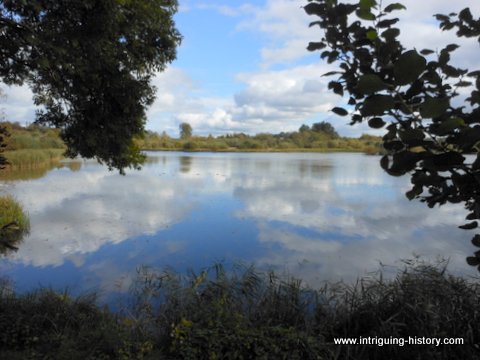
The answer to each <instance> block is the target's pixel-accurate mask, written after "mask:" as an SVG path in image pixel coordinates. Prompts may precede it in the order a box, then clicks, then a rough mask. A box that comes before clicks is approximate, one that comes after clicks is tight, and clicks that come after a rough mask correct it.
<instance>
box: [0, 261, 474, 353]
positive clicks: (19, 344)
mask: <svg viewBox="0 0 480 360" xmlns="http://www.w3.org/2000/svg"><path fill="white" fill-rule="evenodd" d="M479 295H480V287H479V283H478V282H477V281H474V280H466V279H462V278H459V277H456V276H453V275H450V274H449V273H448V271H447V270H446V266H445V265H444V264H436V265H431V264H425V263H421V262H417V263H408V264H407V266H406V267H405V268H404V269H402V270H399V271H398V273H397V275H396V277H395V278H394V279H391V280H385V279H384V278H383V276H382V273H381V272H379V273H378V274H377V275H376V276H372V277H368V278H362V279H359V280H358V282H357V283H356V284H354V285H348V284H344V283H337V284H325V286H323V287H322V288H320V289H315V290H314V289H311V288H309V287H307V286H305V285H304V284H303V283H302V281H301V280H298V279H294V278H291V277H279V276H277V275H276V274H274V273H271V272H269V273H262V272H259V271H257V270H255V268H253V267H236V268H234V269H233V270H231V271H228V272H227V271H226V270H225V268H224V267H223V266H220V265H215V266H213V267H211V268H209V269H206V270H204V271H202V272H200V273H198V274H194V273H190V274H188V275H181V274H178V273H175V272H173V271H169V270H166V271H154V270H151V269H147V268H142V269H139V273H138V277H137V280H136V282H135V283H134V284H133V286H132V290H131V298H130V303H129V306H128V307H126V308H125V309H124V310H123V311H122V312H120V313H115V314H114V313H111V312H109V311H108V310H107V309H106V308H100V307H98V306H97V305H96V302H95V297H94V296H86V297H80V298H72V297H70V296H69V295H68V293H60V294H59V293H54V292H52V291H48V290H42V291H37V292H33V293H29V294H25V295H16V294H14V293H13V292H12V291H11V288H10V287H8V286H7V285H4V287H3V290H2V291H0V357H2V358H8V359H27V358H35V359H36V358H38V359H40V358H41V359H43V358H52V359H159V358H160V359H430V358H431V359H476V358H478V356H479V349H478V344H479V343H480V334H479V331H480V330H479V327H478V323H479V321H480V312H479V311H478V310H479V301H480V296H479ZM360 336H362V337H367V336H371V337H375V336H377V337H384V338H390V337H392V336H393V337H408V336H412V337H413V336H417V337H440V338H445V337H452V338H457V337H460V338H463V339H464V341H465V344H464V345H440V346H438V347H437V346H430V345H416V346H415V345H410V346H409V345H405V346H403V347H401V346H395V345H385V346H376V345H364V346H352V345H335V344H334V338H336V337H352V338H353V337H360Z"/></svg>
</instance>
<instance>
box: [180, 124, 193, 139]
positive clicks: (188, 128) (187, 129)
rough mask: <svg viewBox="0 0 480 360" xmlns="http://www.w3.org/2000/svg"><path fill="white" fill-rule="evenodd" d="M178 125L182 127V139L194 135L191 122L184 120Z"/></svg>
mask: <svg viewBox="0 0 480 360" xmlns="http://www.w3.org/2000/svg"><path fill="white" fill-rule="evenodd" d="M178 127H179V129H180V138H181V139H189V138H191V137H192V134H193V129H192V125H190V124H189V123H186V122H183V123H181V124H180V125H179V126H178Z"/></svg>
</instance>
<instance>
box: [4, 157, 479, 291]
mask: <svg viewBox="0 0 480 360" xmlns="http://www.w3.org/2000/svg"><path fill="white" fill-rule="evenodd" d="M378 161H379V158H378V157H373V156H366V155H362V154H308V153H305V154H291V153H289V154H259V153H255V154H241V153H233V154H223V153H216V154H212V153H194V154H185V153H162V152H157V153H155V152H152V153H149V161H148V163H147V164H146V165H145V166H144V168H143V170H142V171H130V172H128V174H127V175H126V176H120V175H118V174H117V173H115V172H109V171H108V170H107V169H105V168H104V167H102V166H100V165H98V164H96V163H95V162H90V161H89V162H84V163H82V164H81V166H79V165H78V164H77V165H75V166H72V165H70V167H63V168H57V169H54V170H51V171H49V172H47V173H46V174H45V175H44V176H43V177H40V178H36V179H33V180H14V181H3V182H1V188H0V190H1V191H2V192H9V193H12V194H14V196H15V197H16V198H17V199H18V200H20V201H21V202H22V203H23V204H24V206H25V207H26V209H28V212H29V215H30V221H31V228H32V230H31V234H30V235H29V236H28V237H27V238H26V239H25V240H24V241H23V242H22V243H21V244H20V245H19V250H18V252H16V253H13V254H11V255H10V256H9V257H8V258H5V257H3V258H1V259H0V262H1V265H0V271H1V274H2V275H3V276H7V277H9V278H10V279H12V280H13V281H14V282H15V284H16V288H17V290H18V291H25V290H28V289H32V288H37V287H39V286H49V287H52V288H54V289H64V288H66V287H68V288H69V289H70V290H71V291H72V292H74V293H82V292H85V291H90V290H96V291H100V292H101V293H103V294H105V296H112V294H117V295H118V293H122V292H125V291H127V290H128V288H129V286H130V284H131V282H132V279H133V278H134V276H135V269H136V268H138V267H139V266H140V265H148V266H153V267H159V268H164V267H166V266H169V267H172V268H174V269H176V270H178V271H185V270H186V269H187V268H193V269H196V270H199V269H201V268H203V267H206V266H209V265H212V264H213V263H215V262H218V261H223V262H226V263H227V264H228V263H233V262H237V261H241V262H245V263H254V264H256V266H257V267H259V268H269V269H271V268H273V269H276V270H280V271H288V272H289V273H290V274H293V275H295V276H299V277H301V278H303V279H304V280H306V281H307V283H309V284H310V285H312V286H316V285H319V283H320V282H322V281H324V280H333V281H337V280H340V279H343V280H346V281H352V280H354V279H355V278H357V277H358V276H361V275H365V274H366V273H367V272H370V271H373V270H376V269H378V268H379V264H380V263H382V264H386V265H399V264H400V262H399V260H400V259H406V258H412V257H413V256H414V255H422V256H426V257H429V258H435V257H436V256H440V257H448V258H450V269H451V270H452V271H453V272H455V273H461V274H471V275H475V274H476V272H475V271H474V269H472V268H470V267H469V266H468V265H466V264H465V257H466V256H467V255H470V254H471V253H472V251H473V250H474V249H473V246H472V245H470V241H469V240H470V238H471V236H472V234H471V233H469V232H467V231H464V230H460V229H457V225H460V224H462V223H463V219H464V216H465V212H464V211H463V209H462V207H453V206H448V207H447V206H444V207H441V208H436V209H434V210H431V209H428V208H427V207H426V205H424V204H421V203H419V202H417V201H413V202H409V201H408V200H407V199H406V198H405V196H404V195H403V194H404V193H405V191H406V190H407V189H408V188H409V179H408V178H407V177H402V178H394V177H391V176H389V175H387V174H385V173H384V172H383V171H382V170H381V168H380V166H379V164H378ZM388 269H389V267H387V270H388Z"/></svg>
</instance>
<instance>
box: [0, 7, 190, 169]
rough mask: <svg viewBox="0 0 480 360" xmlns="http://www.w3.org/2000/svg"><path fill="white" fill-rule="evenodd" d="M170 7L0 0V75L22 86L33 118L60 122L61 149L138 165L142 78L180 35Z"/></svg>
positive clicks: (147, 97)
mask: <svg viewBox="0 0 480 360" xmlns="http://www.w3.org/2000/svg"><path fill="white" fill-rule="evenodd" d="M176 10H177V1H176V0H142V1H131V0H29V1H23V0H8V1H7V0H5V1H2V2H1V3H0V80H2V81H3V82H4V83H6V84H9V85H12V84H15V85H22V84H28V85H29V86H30V88H31V89H32V91H33V93H34V102H35V104H36V105H38V106H39V107H40V110H38V111H37V117H36V121H37V122H38V123H41V124H44V125H53V126H55V127H58V128H60V129H61V136H62V139H63V140H64V141H65V143H66V145H67V147H68V150H67V155H69V156H71V157H74V156H76V155H81V156H83V157H86V158H92V157H96V158H97V159H98V160H99V161H100V162H104V163H106V164H107V165H108V166H109V168H117V169H119V170H120V171H121V172H123V169H124V168H126V167H138V166H139V165H140V164H141V162H142V161H143V157H142V155H141V154H140V151H139V149H137V148H135V146H134V143H133V139H134V137H136V136H138V135H141V134H142V133H143V131H144V124H145V111H146V108H147V107H148V106H149V105H150V104H151V103H152V102H153V100H154V92H155V89H154V87H153V86H152V85H151V81H150V80H151V78H152V76H153V75H154V74H155V73H156V72H157V71H162V70H164V69H165V66H166V65H167V64H168V63H169V62H171V61H172V60H174V59H175V56H176V47H177V45H178V44H179V42H180V39H181V37H180V35H179V33H178V31H177V30H176V28H175V24H174V21H173V15H174V14H175V12H176Z"/></svg>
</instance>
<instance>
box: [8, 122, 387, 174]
mask: <svg viewBox="0 0 480 360" xmlns="http://www.w3.org/2000/svg"><path fill="white" fill-rule="evenodd" d="M2 125H3V126H5V127H6V129H7V131H8V133H9V136H8V138H7V141H6V148H5V149H4V156H5V157H6V158H7V160H8V161H9V162H10V164H11V165H12V166H16V167H31V166H36V165H39V164H43V163H45V162H49V161H52V160H59V159H60V158H61V157H62V154H63V152H64V150H65V144H64V143H63V141H62V139H61V138H60V130H58V129H53V128H49V127H43V126H38V125H35V124H32V125H29V126H26V127H24V126H21V125H20V124H18V123H10V122H4V123H2ZM180 130H181V131H180V133H181V136H180V138H173V137H171V136H169V135H168V134H166V133H165V132H163V133H162V134H158V133H156V132H152V131H146V132H145V134H144V136H143V137H142V138H139V139H136V145H137V146H138V147H140V148H141V149H143V150H176V151H266V152H267V151H292V152H294V151H319V152H334V151H345V152H347V151H349V152H350V151H351V152H364V153H368V154H378V153H380V152H382V146H381V140H382V139H381V138H380V137H378V136H372V135H365V134H364V135H362V136H360V137H359V138H348V137H342V136H339V135H338V133H337V131H336V130H335V128H334V127H333V126H332V125H331V124H330V123H328V122H320V123H315V124H313V125H312V126H308V125H302V126H301V127H300V128H299V129H298V131H292V132H281V133H278V134H270V133H260V134H256V135H248V134H244V133H232V134H227V135H221V136H212V135H209V136H196V135H195V134H194V132H193V131H192V128H191V126H190V125H189V124H186V123H183V124H180Z"/></svg>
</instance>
